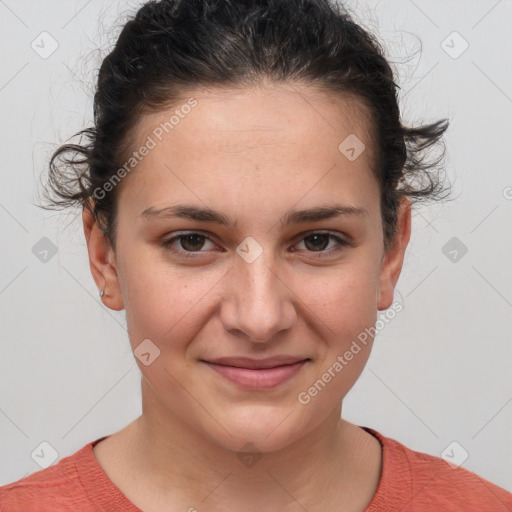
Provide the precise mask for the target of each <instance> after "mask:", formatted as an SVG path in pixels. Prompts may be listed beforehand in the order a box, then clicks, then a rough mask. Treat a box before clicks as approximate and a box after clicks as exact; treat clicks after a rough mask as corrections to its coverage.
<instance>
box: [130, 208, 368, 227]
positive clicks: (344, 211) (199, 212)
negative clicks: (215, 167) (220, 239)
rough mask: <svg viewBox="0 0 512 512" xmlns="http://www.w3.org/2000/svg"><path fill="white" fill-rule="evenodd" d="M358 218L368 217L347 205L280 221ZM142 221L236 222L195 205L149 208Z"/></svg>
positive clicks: (310, 210) (295, 212) (291, 215)
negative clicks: (175, 219) (172, 219)
mask: <svg viewBox="0 0 512 512" xmlns="http://www.w3.org/2000/svg"><path fill="white" fill-rule="evenodd" d="M341 216H343V217H353V216H354V217H359V216H368V210H366V209H365V208H361V207H358V206H347V205H340V204H334V205H327V206H318V207H315V208H308V209H306V210H290V211H289V212H287V213H286V214H285V215H283V217H281V219H280V221H279V222H280V224H281V226H287V225H290V224H299V223H304V222H318V221H321V220H326V219H332V218H336V217H341ZM140 217H142V218H143V219H144V220H150V219H153V218H160V219H168V218H182V219H191V220H196V221H202V222H215V223H217V224H220V225H222V226H226V227H227V228H229V229H235V228H236V226H237V220H236V219H234V218H232V217H229V216H228V215H225V214H223V213H221V212H218V211H216V210H213V209H211V208H207V207H198V206H195V205H187V204H178V205H174V206H167V207H165V208H161V209H155V208H154V207H149V208H147V209H145V210H144V211H143V212H142V213H141V214H140Z"/></svg>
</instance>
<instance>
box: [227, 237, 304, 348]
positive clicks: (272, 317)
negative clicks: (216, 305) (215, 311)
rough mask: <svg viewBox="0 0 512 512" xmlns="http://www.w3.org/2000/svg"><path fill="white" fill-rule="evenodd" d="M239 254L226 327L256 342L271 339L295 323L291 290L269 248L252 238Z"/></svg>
mask: <svg viewBox="0 0 512 512" xmlns="http://www.w3.org/2000/svg"><path fill="white" fill-rule="evenodd" d="M251 244H252V245H251ZM258 245H259V244H258ZM260 247H261V246H260ZM255 251H256V252H255ZM237 253H238V255H237V257H236V260H235V264H234V267H233V269H232V271H231V272H230V274H231V278H230V279H231V280H232V281H231V283H232V285H231V286H230V289H229V295H228V297H227V299H228V300H227V304H226V305H225V307H224V308H223V310H224V315H222V316H223V321H224V326H225V328H226V329H227V330H236V331H241V332H243V333H244V334H246V336H247V337H248V338H249V339H250V340H251V341H254V342H265V341H270V340H271V339H272V338H273V337H274V336H275V335H276V334H277V333H278V332H279V331H281V330H285V329H289V328H290V327H291V326H292V325H293V322H294V319H295V312H294V308H293V304H292V302H291V296H290V295H291V291H290V290H289V289H288V288H287V287H286V286H285V285H284V284H283V282H282V281H281V278H280V276H279V269H278V266H277V265H276V263H275V258H274V257H273V255H272V253H271V251H270V250H265V251H264V250H263V248H262V247H261V249H258V248H257V247H256V245H255V244H254V242H253V241H250V240H249V241H248V245H244V243H242V244H240V246H239V247H238V248H237ZM256 253H259V254H256Z"/></svg>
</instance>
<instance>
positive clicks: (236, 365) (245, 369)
mask: <svg viewBox="0 0 512 512" xmlns="http://www.w3.org/2000/svg"><path fill="white" fill-rule="evenodd" d="M306 361H307V359H300V358H297V357H291V356H276V357H271V358H269V359H249V358H245V357H236V358H235V357H223V358H220V359H214V360H212V361H203V362H204V363H206V364H207V365H208V366H209V367H210V368H212V369H213V370H215V371H216V372H218V373H220V374H221V375H222V376H223V377H224V378H226V379H227V380H229V381H231V382H234V383H236V384H239V385H241V386H243V387H246V388H252V389H269V388H273V387H276V386H279V385H280V384H282V383H283V382H285V381H287V380H288V379H290V378H291V377H293V376H294V375H295V374H296V373H297V372H299V370H300V369H301V368H302V366H303V365H304V363H305V362H306Z"/></svg>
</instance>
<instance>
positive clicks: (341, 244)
mask: <svg viewBox="0 0 512 512" xmlns="http://www.w3.org/2000/svg"><path fill="white" fill-rule="evenodd" d="M190 235H199V236H201V237H204V238H205V239H206V240H210V241H211V242H212V243H214V244H215V242H214V241H213V240H212V239H211V238H210V237H209V236H207V235H204V234H202V233H200V232H197V231H191V232H187V233H180V234H179V235H176V236H173V237H172V238H170V239H168V240H162V242H161V246H162V247H164V248H165V249H166V250H170V251H172V252H174V253H177V254H179V255H180V256H184V257H185V258H197V255H198V253H202V252H208V251H183V250H181V249H175V248H174V247H172V243H173V242H175V241H176V240H179V239H181V238H184V237H186V236H190ZM313 235H329V237H330V238H331V239H334V240H335V241H336V242H337V244H338V245H337V246H336V247H334V248H333V249H330V250H328V251H326V250H322V251H318V252H317V251H307V250H306V252H309V253H311V255H312V257H313V258H324V257H326V256H330V255H332V254H333V253H338V252H339V251H341V250H343V249H344V248H345V247H347V246H350V245H352V244H351V243H350V242H348V241H347V240H344V239H343V238H340V237H338V236H336V235H334V234H333V233H330V232H328V231H313V232H310V233H307V234H306V235H304V236H303V237H302V238H301V239H300V240H299V242H302V240H304V239H305V238H308V237H310V236H313ZM299 242H297V243H299ZM215 245H217V244H215ZM315 253H316V254H315Z"/></svg>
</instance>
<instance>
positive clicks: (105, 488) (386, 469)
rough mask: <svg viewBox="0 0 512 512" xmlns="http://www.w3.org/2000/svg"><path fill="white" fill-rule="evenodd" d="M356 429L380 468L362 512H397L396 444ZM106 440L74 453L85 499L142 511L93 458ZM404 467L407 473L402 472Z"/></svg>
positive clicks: (400, 463) (400, 462) (117, 511)
mask: <svg viewBox="0 0 512 512" xmlns="http://www.w3.org/2000/svg"><path fill="white" fill-rule="evenodd" d="M358 427H359V428H362V429H363V430H365V431H366V432H368V433H369V434H371V435H372V436H374V437H375V438H376V439H377V440H378V441H379V443H380V445H381V448H382V469H381V475H380V478H379V484H378V486H377V490H376V491H375V494H374V495H373V498H372V499H371V501H370V503H369V504H368V505H367V507H366V508H365V509H364V512H381V511H382V510H393V509H399V508H400V506H403V505H404V503H403V501H404V497H403V495H402V498H400V497H399V496H398V493H395V492H393V490H392V489H393V485H392V481H393V479H394V478H396V475H402V476H403V475H409V472H408V465H407V462H406V460H404V459H403V457H402V458H400V451H399V450H397V446H396V445H397V444H398V443H397V442H396V441H393V440H392V439H390V438H387V437H385V436H383V435H382V434H381V433H380V432H378V431H376V430H374V429H372V428H370V427H365V426H360V425H358ZM107 437H109V436H103V437H100V438H98V439H95V440H94V441H91V442H90V443H88V444H86V445H85V446H84V447H83V448H82V449H81V450H80V451H79V452H78V453H77V457H76V460H75V464H76V469H77V472H78V475H79V478H80V480H81V482H82V484H83V485H84V487H85V490H86V493H87V497H88V499H89V500H90V501H91V502H93V503H94V505H96V506H97V508H98V510H101V511H103V510H106V511H108V512H143V511H141V509H139V508H138V507H136V506H135V505H134V504H133V503H132V502H131V501H130V500H129V499H128V498H127V496H126V495H125V494H124V493H123V492H122V491H121V489H119V487H117V486H116V485H115V484H114V482H112V480H110V478H109V477H108V475H107V474H106V473H105V471H104V470H103V468H102V467H101V466H100V464H99V462H98V460H97V459H96V457H95V455H94V452H93V448H94V446H96V445H97V444H98V443H99V442H100V441H103V440H104V439H106V438H107ZM404 465H405V466H404ZM404 467H405V469H406V470H407V472H405V471H403V469H404ZM407 485H410V481H407V482H402V483H401V486H402V487H403V486H407Z"/></svg>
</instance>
